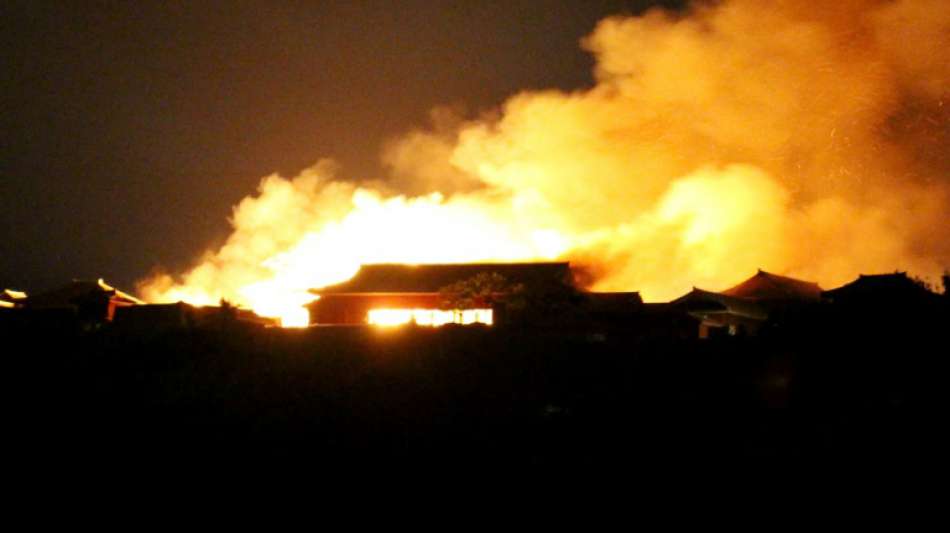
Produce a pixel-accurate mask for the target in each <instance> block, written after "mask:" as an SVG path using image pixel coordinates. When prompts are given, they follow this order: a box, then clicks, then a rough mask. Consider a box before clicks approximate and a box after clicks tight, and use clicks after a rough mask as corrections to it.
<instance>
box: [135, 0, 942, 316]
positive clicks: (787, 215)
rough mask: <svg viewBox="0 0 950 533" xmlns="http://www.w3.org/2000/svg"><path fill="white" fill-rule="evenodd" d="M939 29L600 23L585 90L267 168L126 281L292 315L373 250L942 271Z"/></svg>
mask: <svg viewBox="0 0 950 533" xmlns="http://www.w3.org/2000/svg"><path fill="white" fill-rule="evenodd" d="M707 4H708V5H707ZM948 30H950V2H947V1H946V0H913V1H912V0H896V1H893V2H880V1H878V0H852V1H849V2H813V1H809V0H788V1H783V2H763V1H761V0H723V1H721V2H712V3H702V6H701V7H697V8H695V9H690V10H689V11H686V12H677V13H673V14H671V13H667V12H664V11H662V10H651V11H649V12H646V13H644V14H642V15H638V16H616V17H609V18H607V19H605V20H603V21H601V22H600V23H599V24H598V25H597V28H596V29H595V30H594V31H593V33H592V34H591V35H589V36H588V37H587V38H585V39H584V40H583V46H584V48H585V49H587V50H588V51H590V52H592V53H593V55H594V59H595V60H596V68H595V73H594V84H593V86H592V87H590V88H588V89H578V90H575V91H572V92H563V91H557V90H548V91H523V92H520V93H518V94H517V95H515V96H513V97H512V98H510V99H508V100H507V101H506V102H504V103H503V104H502V105H501V106H499V108H498V109H496V110H489V111H490V112H486V113H483V114H479V115H477V116H474V117H468V116H456V115H455V114H454V113H453V112H451V111H447V110H435V111H434V112H433V117H432V118H433V120H432V124H431V127H429V128H424V127H423V128H417V129H414V130H413V131H410V132H408V133H407V134H406V135H404V136H402V137H400V138H397V139H393V140H392V142H391V143H388V144H387V146H386V147H385V148H384V150H383V154H382V157H383V161H382V162H383V165H382V168H384V169H385V171H384V172H383V173H382V175H380V176H360V177H359V178H361V179H360V180H358V181H357V180H356V179H355V178H357V177H356V176H342V177H340V176H338V169H337V167H336V165H334V164H333V163H332V162H331V161H323V162H320V163H318V164H316V165H315V166H314V167H313V168H310V169H307V170H305V171H303V172H302V173H301V174H300V175H298V176H296V177H292V178H283V177H280V176H276V175H275V176H270V177H267V178H265V179H264V180H262V182H261V184H260V187H259V190H258V192H257V194H255V195H251V196H249V197H247V198H245V199H244V200H243V201H241V202H240V204H239V205H237V206H236V207H235V209H234V213H233V216H232V217H231V224H232V226H233V232H232V234H231V235H230V237H229V238H228V240H227V241H226V242H225V244H224V245H223V246H221V247H220V248H218V249H215V250H209V251H208V252H207V253H206V254H205V256H204V257H202V258H200V260H199V261H197V263H196V264H195V266H194V267H193V268H191V269H190V270H188V271H187V272H185V273H183V274H181V275H179V276H170V275H157V276H153V277H151V278H150V279H148V280H145V281H144V282H143V283H142V284H141V285H140V287H139V290H140V291H141V293H142V296H143V297H144V299H146V300H148V301H153V302H175V301H179V300H183V301H186V302H189V303H192V304H198V305H214V304H217V303H218V302H219V301H220V299H222V298H224V299H226V300H228V301H229V302H230V303H232V304H235V305H239V306H244V307H250V308H251V309H253V310H254V311H255V312H257V313H258V314H260V315H264V316H272V317H281V319H282V322H283V324H284V325H292V324H303V323H304V320H305V319H304V313H303V312H302V311H301V309H302V307H301V306H303V305H305V304H306V303H307V302H308V301H310V300H312V299H313V295H312V294H311V293H310V292H308V290H309V289H314V288H320V287H324V286H326V285H331V284H335V283H339V282H342V281H345V280H347V279H349V278H350V277H352V276H353V274H354V273H356V271H357V270H358V268H359V266H360V265H361V264H364V263H412V264H421V263H464V262H491V261H493V262H510V261H532V260H552V259H559V260H569V261H571V263H572V266H575V267H587V268H586V269H585V271H586V273H587V274H589V276H588V277H589V278H590V279H591V282H592V285H593V286H592V288H593V289H595V290H617V291H639V292H640V293H641V295H642V296H643V298H644V299H645V300H647V301H666V300H669V299H672V298H675V297H677V296H680V295H682V294H684V293H686V292H687V291H689V290H690V289H691V288H692V287H693V286H698V287H702V288H706V289H710V290H721V289H724V288H727V287H729V286H730V285H733V284H735V283H738V282H739V281H741V280H742V279H745V278H746V277H748V276H749V275H750V274H751V273H753V272H755V271H756V269H758V268H761V269H764V270H767V271H770V272H775V273H779V274H785V275H789V276H793V277H798V278H802V279H808V280H814V281H817V282H819V283H820V284H821V285H822V286H823V287H825V288H831V287H834V286H836V285H837V284H840V283H844V282H847V281H850V280H851V279H853V278H854V277H856V276H857V275H858V274H859V273H862V272H864V273H870V272H889V271H891V272H892V271H894V270H906V271H910V272H913V273H914V274H916V275H919V276H921V277H924V278H928V279H931V280H934V279H939V276H940V274H941V273H942V272H943V270H944V269H945V268H948V267H950V246H948V245H947V238H946V227H947V225H946V213H947V212H948V211H950V182H948V181H947V175H948V174H947V169H948V168H950V158H948V157H947V154H950V128H948V125H950V105H948V103H950V92H948V87H950V62H948V61H945V60H943V59H944V58H945V57H946V54H945V53H940V52H939V51H940V50H950V31H948ZM379 104H380V105H386V102H379ZM328 123H333V121H328ZM373 156H374V154H367V157H373ZM357 183H359V185H357ZM436 191H438V192H436ZM381 311H382V310H381ZM410 311H411V312H414V311H412V310H410ZM410 311H405V310H403V311H400V312H401V313H403V315H399V316H397V317H395V318H392V320H396V318H399V319H400V320H401V319H402V318H404V314H405V313H407V312H410ZM397 315H398V313H397ZM384 316H387V315H385V314H384ZM427 316H428V315H427ZM380 320H384V319H382V318H381V319H380ZM385 320H390V319H389V318H386V319H385ZM440 320H446V319H441V318H436V316H435V315H431V317H429V318H427V317H419V319H417V322H425V321H431V322H438V321H440Z"/></svg>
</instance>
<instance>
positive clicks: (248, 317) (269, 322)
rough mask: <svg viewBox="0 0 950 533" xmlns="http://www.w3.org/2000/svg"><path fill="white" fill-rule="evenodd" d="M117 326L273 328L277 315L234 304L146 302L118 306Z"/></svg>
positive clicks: (139, 329) (137, 329) (138, 329)
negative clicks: (196, 304)
mask: <svg viewBox="0 0 950 533" xmlns="http://www.w3.org/2000/svg"><path fill="white" fill-rule="evenodd" d="M114 322H115V325H116V327H117V328H118V329H119V330H121V331H124V332H126V333H137V334H151V333H161V332H167V331H176V330H186V329H209V328H211V329H213V328H221V327H231V326H235V325H239V326H245V327H247V326H250V327H273V326H277V325H278V322H277V320H276V319H273V318H265V317H261V316H258V315H257V314H255V313H254V312H253V311H251V310H249V309H240V308H237V307H233V306H203V307H196V306H193V305H189V304H186V303H184V302H177V303H168V304H144V305H136V306H131V307H122V308H119V309H116V313H115V320H114Z"/></svg>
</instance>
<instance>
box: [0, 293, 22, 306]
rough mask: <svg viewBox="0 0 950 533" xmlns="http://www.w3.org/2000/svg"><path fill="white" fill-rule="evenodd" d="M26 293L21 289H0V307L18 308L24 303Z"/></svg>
mask: <svg viewBox="0 0 950 533" xmlns="http://www.w3.org/2000/svg"><path fill="white" fill-rule="evenodd" d="M26 299H27V295H26V293H25V292H23V291H15V290H12V289H4V290H3V291H0V309H18V308H22V307H23V305H24V304H25V303H26Z"/></svg>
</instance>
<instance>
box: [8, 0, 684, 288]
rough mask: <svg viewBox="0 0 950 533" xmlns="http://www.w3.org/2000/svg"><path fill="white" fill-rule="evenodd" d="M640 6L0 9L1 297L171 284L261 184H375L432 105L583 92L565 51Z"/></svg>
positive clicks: (65, 5)
mask: <svg viewBox="0 0 950 533" xmlns="http://www.w3.org/2000/svg"><path fill="white" fill-rule="evenodd" d="M655 3H656V2H646V1H640V2H638V1H628V2H623V1H608V0H598V1H591V0H585V1H580V0H577V1H568V0H563V1H523V0H506V1H502V2H486V1H480V2H476V1H470V2H449V1H446V2H431V1H429V0H424V1H415V0H413V1H402V2H395V3H394V2H354V1H339V2H315V1H313V2H303V1H301V2H263V1H261V2H244V1H234V2H92V1H88V2H86V1H83V2H79V1H77V2H41V1H36V0H27V1H9V0H8V1H6V2H4V3H3V6H2V7H0V25H2V30H0V39H3V43H2V52H0V61H2V72H3V77H2V84H3V85H2V87H3V88H2V93H0V94H2V98H3V101H2V104H0V128H2V138H0V198H2V207H0V288H17V289H26V290H29V291H36V290H42V289H45V288H49V287H53V286H57V285H60V284H63V283H65V282H67V281H69V280H70V279H73V278H80V279H95V278H97V277H100V276H101V277H104V278H105V279H106V280H107V281H109V282H111V283H113V284H114V285H118V286H120V287H122V288H126V289H128V290H131V289H132V288H133V286H134V283H135V281H136V280H138V279H141V278H142V277H144V276H145V275H147V274H148V273H149V272H150V271H151V270H152V269H153V268H154V267H156V266H158V265H161V266H163V267H164V268H165V269H167V270H170V271H173V272H174V271H180V270H181V269H183V268H185V267H187V266H188V265H189V264H191V263H192V262H193V261H194V260H195V259H196V258H197V257H198V255H199V254H200V253H201V252H202V251H204V250H206V249H208V248H209V247H211V246H214V245H216V244H220V243H221V242H222V241H223V239H224V238H225V237H226V236H227V235H228V233H229V226H228V223H227V217H228V216H229V215H230V213H231V208H232V206H233V205H234V204H235V203H237V202H238V201H239V200H240V199H241V198H243V197H245V196H247V195H249V194H252V193H253V192H254V191H255V188H256V186H257V183H258V182H259V180H260V178H261V177H263V176H265V175H268V174H271V173H274V172H279V173H281V174H283V175H285V176H292V175H295V174H296V173H297V172H298V171H300V170H301V169H303V168H305V167H308V166H310V165H312V164H313V163H315V162H316V161H318V160H319V159H321V158H325V157H331V158H334V159H336V160H337V161H339V162H340V163H341V164H342V172H341V174H342V176H343V177H344V178H347V179H364V178H378V177H380V176H381V174H382V173H381V170H380V150H381V148H382V145H383V143H384V142H385V141H386V140H387V139H390V138H393V137H394V136H397V135H399V134H401V133H404V132H406V131H407V130H409V129H411V128H413V127H418V126H424V125H425V124H426V121H427V116H428V112H429V110H430V109H432V108H433V107H435V106H440V105H454V106H462V107H464V108H465V109H466V110H468V111H469V112H478V111H482V110H486V109H490V108H491V107H493V106H497V105H499V104H500V103H502V102H503V101H504V99H505V98H506V97H507V96H510V95H512V94H514V93H516V92H518V91H520V90H525V89H540V88H561V89H574V88H583V87H587V86H590V85H591V83H592V75H591V66H592V59H591V57H590V56H589V54H587V53H586V52H584V51H583V50H581V49H580V47H579V45H578V41H579V39H581V38H582V37H583V36H585V35H587V34H588V33H590V31H591V30H592V29H593V28H594V25H595V24H596V22H597V21H598V20H599V19H601V18H603V17H604V16H607V15H610V14H620V13H638V12H641V11H642V10H643V9H645V8H646V7H647V6H648V5H650V4H655ZM680 3H681V2H666V4H668V5H675V4H680Z"/></svg>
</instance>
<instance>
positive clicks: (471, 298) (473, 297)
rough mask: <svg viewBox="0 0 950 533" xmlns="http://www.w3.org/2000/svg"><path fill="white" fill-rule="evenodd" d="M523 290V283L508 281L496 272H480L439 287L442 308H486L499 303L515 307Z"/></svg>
mask: <svg viewBox="0 0 950 533" xmlns="http://www.w3.org/2000/svg"><path fill="white" fill-rule="evenodd" d="M523 292H524V286H523V285H521V284H520V283H510V282H509V281H508V280H507V279H506V278H505V277H504V276H502V275H501V274H499V273H497V272H480V273H478V274H476V275H474V276H472V277H470V278H467V279H463V280H461V281H457V282H455V283H451V284H449V285H446V286H445V287H442V288H441V289H439V294H440V296H441V298H442V308H443V309H475V308H486V307H494V306H495V305H496V304H500V303H501V304H505V305H506V306H512V305H514V306H515V307H517V305H518V301H519V300H520V297H521V295H522V293H523ZM522 307H523V306H522Z"/></svg>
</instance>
